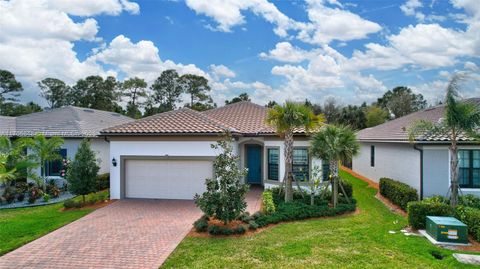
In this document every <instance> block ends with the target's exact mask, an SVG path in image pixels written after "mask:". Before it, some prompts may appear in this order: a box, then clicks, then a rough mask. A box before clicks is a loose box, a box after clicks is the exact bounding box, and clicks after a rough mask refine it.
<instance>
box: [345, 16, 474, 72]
mask: <svg viewBox="0 0 480 269" xmlns="http://www.w3.org/2000/svg"><path fill="white" fill-rule="evenodd" d="M387 40H388V44H387V45H386V46H383V45H380V44H376V43H369V44H367V45H366V46H365V47H366V50H365V51H363V52H362V51H358V50H357V51H355V52H354V53H353V57H352V59H351V61H352V68H355V69H359V68H375V69H380V70H391V69H398V68H401V67H402V66H404V65H408V64H411V65H414V66H417V67H419V68H422V69H433V68H439V67H448V66H453V65H455V64H456V63H457V60H458V58H460V57H463V56H475V55H476V52H475V49H476V45H475V44H476V43H475V42H477V43H478V42H479V41H478V40H480V37H473V36H472V35H471V34H470V33H469V32H464V31H461V30H454V29H449V28H443V27H442V26H440V25H438V24H417V25H415V26H412V25H410V26H408V27H405V28H402V30H401V31H400V33H398V34H396V35H390V36H388V37H387ZM476 40H477V41H476ZM477 49H478V48H477Z"/></svg>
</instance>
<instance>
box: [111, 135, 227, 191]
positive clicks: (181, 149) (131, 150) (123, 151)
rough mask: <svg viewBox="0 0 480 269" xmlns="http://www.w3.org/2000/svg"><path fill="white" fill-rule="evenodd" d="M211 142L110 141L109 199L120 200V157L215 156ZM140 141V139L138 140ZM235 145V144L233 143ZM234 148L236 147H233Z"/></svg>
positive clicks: (213, 140) (215, 152)
mask: <svg viewBox="0 0 480 269" xmlns="http://www.w3.org/2000/svg"><path fill="white" fill-rule="evenodd" d="M215 139H216V138H212V141H110V159H113V158H115V160H116V161H117V166H116V167H114V166H113V165H112V164H111V162H110V197H111V198H112V199H120V194H121V189H120V187H121V186H120V185H121V184H120V171H121V163H120V156H167V155H168V156H212V157H214V156H217V154H218V152H217V151H216V150H214V149H212V148H211V147H210V145H211V144H212V143H215ZM139 140H141V138H139ZM235 144H236V143H235ZM234 148H236V145H234Z"/></svg>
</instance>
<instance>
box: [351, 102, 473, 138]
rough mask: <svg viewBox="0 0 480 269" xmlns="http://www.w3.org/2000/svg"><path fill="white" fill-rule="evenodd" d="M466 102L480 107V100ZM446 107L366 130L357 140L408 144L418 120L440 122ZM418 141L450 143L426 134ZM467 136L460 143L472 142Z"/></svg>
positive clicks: (440, 106)
mask: <svg viewBox="0 0 480 269" xmlns="http://www.w3.org/2000/svg"><path fill="white" fill-rule="evenodd" d="M465 102H474V103H477V104H478V105H479V106H480V98H471V99H466V100H465ZM444 108H445V105H439V106H435V107H431V108H427V109H424V110H421V111H418V112H414V113H411V114H408V115H406V116H403V117H400V118H398V119H394V120H391V121H387V122H386V123H384V124H380V125H377V126H375V127H371V128H366V129H363V130H361V131H359V132H358V133H357V139H358V140H360V141H372V140H373V141H398V142H408V128H409V127H410V126H411V125H412V124H413V123H414V122H415V121H417V120H426V121H430V122H439V121H441V120H442V119H443V116H444ZM417 140H418V141H427V142H434V141H435V142H439V141H440V142H441V141H449V138H448V137H447V136H445V135H438V134H433V133H426V134H424V135H422V136H419V137H418V138H417ZM471 140H473V139H471V138H469V137H468V136H467V135H465V134H463V135H462V136H461V137H460V141H471Z"/></svg>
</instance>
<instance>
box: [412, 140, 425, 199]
mask: <svg viewBox="0 0 480 269" xmlns="http://www.w3.org/2000/svg"><path fill="white" fill-rule="evenodd" d="M413 149H415V150H418V152H420V200H423V149H421V148H419V147H417V145H416V144H414V145H413Z"/></svg>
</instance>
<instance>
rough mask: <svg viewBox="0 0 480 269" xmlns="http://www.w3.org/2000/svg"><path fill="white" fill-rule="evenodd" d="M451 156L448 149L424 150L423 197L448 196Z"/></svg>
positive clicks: (431, 148)
mask: <svg viewBox="0 0 480 269" xmlns="http://www.w3.org/2000/svg"><path fill="white" fill-rule="evenodd" d="M448 167H449V154H448V148H446V147H428V148H424V150H423V197H424V198H426V197H429V196H433V195H442V196H446V195H447V192H448V187H449V186H450V184H449V175H448V173H449V168H448Z"/></svg>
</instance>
